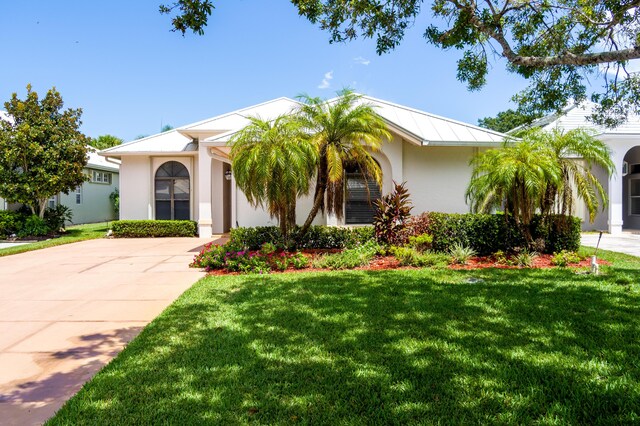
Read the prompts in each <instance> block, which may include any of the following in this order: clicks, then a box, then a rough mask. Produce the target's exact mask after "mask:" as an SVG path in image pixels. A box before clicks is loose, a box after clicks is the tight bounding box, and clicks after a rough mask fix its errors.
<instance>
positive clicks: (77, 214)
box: [49, 148, 120, 224]
mask: <svg viewBox="0 0 640 426" xmlns="http://www.w3.org/2000/svg"><path fill="white" fill-rule="evenodd" d="M119 169H120V166H119V164H117V162H113V161H109V160H108V159H106V158H104V157H102V156H100V155H98V153H97V152H96V151H95V149H94V148H90V151H89V160H88V162H87V165H86V167H85V169H84V172H85V173H86V174H87V175H88V176H89V181H87V182H85V183H83V184H82V185H81V186H79V187H77V188H76V189H75V191H70V192H69V194H62V193H60V194H58V195H56V196H55V197H52V198H51V199H50V200H49V205H50V206H54V205H57V204H62V205H64V206H67V207H69V208H70V209H71V210H72V211H73V218H72V219H71V220H72V222H73V223H74V224H79V223H96V222H108V221H111V220H115V219H118V217H117V215H116V212H115V210H114V208H113V203H112V202H111V200H110V199H109V195H111V193H112V192H114V191H115V190H116V189H119V187H120V171H119Z"/></svg>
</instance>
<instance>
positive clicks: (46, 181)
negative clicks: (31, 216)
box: [0, 85, 88, 218]
mask: <svg viewBox="0 0 640 426" xmlns="http://www.w3.org/2000/svg"><path fill="white" fill-rule="evenodd" d="M4 107H5V109H6V111H7V113H8V115H9V117H10V118H9V120H0V197H3V198H5V199H7V200H9V201H12V202H19V203H23V204H27V205H29V206H31V208H32V212H33V213H38V215H39V216H40V217H41V218H42V217H44V209H45V207H46V203H47V200H48V199H49V198H51V197H52V196H54V195H56V194H58V193H60V192H63V193H65V194H68V193H69V191H70V190H72V189H74V188H76V187H77V186H79V185H81V184H82V183H83V182H85V181H86V180H87V179H88V178H87V176H86V175H85V174H84V172H83V168H84V166H85V165H86V164H87V147H86V143H87V137H86V136H85V135H83V134H82V133H81V132H80V131H79V128H80V124H81V121H80V116H81V115H82V110H80V109H67V110H64V111H63V110H62V107H63V101H62V97H61V96H60V93H58V92H57V91H56V90H55V88H54V89H51V90H49V91H48V92H47V94H46V95H45V97H44V98H43V99H42V100H40V99H39V98H38V94H37V93H36V92H34V91H32V90H31V85H28V86H27V96H26V98H25V99H19V98H18V95H17V94H16V93H14V94H13V95H12V97H11V99H10V100H9V101H8V102H5V103H4Z"/></svg>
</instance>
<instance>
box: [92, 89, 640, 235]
mask: <svg viewBox="0 0 640 426" xmlns="http://www.w3.org/2000/svg"><path fill="white" fill-rule="evenodd" d="M363 101H365V102H368V103H369V104H372V105H373V106H374V107H375V108H376V111H377V113H378V114H380V116H381V117H382V118H383V119H384V120H385V121H386V123H387V124H388V128H389V131H390V133H391V134H392V137H391V139H390V140H386V141H384V142H383V146H382V149H381V150H380V151H379V152H375V153H372V155H373V157H374V158H375V159H376V161H377V162H378V163H379V164H380V167H381V169H382V174H383V182H382V188H377V185H375V184H373V183H367V182H365V181H363V179H362V178H361V177H360V175H359V174H358V173H357V172H353V173H347V176H346V185H347V188H348V190H347V199H346V205H345V211H344V218H343V219H340V220H339V219H338V218H337V217H335V216H331V215H321V214H319V215H318V216H317V217H316V220H315V224H327V225H337V226H339V225H358V224H365V223H370V222H371V219H372V211H373V210H372V207H371V204H370V203H369V202H368V200H367V193H370V194H371V195H372V196H374V197H375V196H376V194H380V193H383V194H384V193H388V192H390V191H391V189H392V185H393V181H396V182H405V181H406V182H407V188H408V190H409V193H410V195H411V200H412V202H413V204H414V206H415V207H414V210H413V212H414V213H420V212H423V211H441V212H450V213H466V212H468V211H469V206H468V205H467V203H466V199H465V191H466V188H467V185H468V183H469V180H470V177H471V169H470V167H469V160H470V159H471V158H472V157H473V155H474V154H476V153H478V152H479V151H481V150H485V149H488V148H492V147H499V146H501V144H502V142H503V141H504V139H505V137H506V135H504V134H501V133H498V132H495V131H492V130H487V129H484V128H481V127H477V126H474V125H471V124H467V123H463V122H460V121H456V120H452V119H449V118H445V117H441V116H437V115H434V114H430V113H427V112H424V111H420V110H417V109H414V108H410V107H406V106H403V105H398V104H395V103H392V102H388V101H385V100H381V99H376V98H372V97H369V96H364V97H363ZM297 106H298V103H297V102H296V101H295V100H292V99H288V98H278V99H274V100H271V101H268V102H265V103H262V104H259V105H255V106H251V107H248V108H244V109H240V110H237V111H233V112H230V113H228V114H223V115H220V116H217V117H213V118H209V119H206V120H202V121H199V122H196V123H193V124H188V125H186V126H182V127H179V128H176V129H173V130H171V131H168V132H164V133H160V134H157V135H153V136H149V137H146V138H144V139H139V140H135V141H132V142H129V143H125V144H122V145H119V146H117V147H114V148H109V149H107V150H104V151H102V152H101V153H100V154H101V155H104V156H105V157H107V158H113V159H118V160H120V161H121V166H120V172H121V179H122V182H123V185H122V186H121V191H120V218H121V219H191V220H195V221H197V223H198V231H199V235H200V237H203V238H208V237H210V236H211V235H212V234H218V233H223V232H227V231H228V230H229V229H231V228H232V227H237V226H260V225H276V222H275V220H274V219H271V218H270V217H269V214H268V213H267V212H266V211H264V210H262V209H256V208H253V207H252V206H251V205H250V204H249V203H248V201H247V199H246V197H245V195H244V194H243V193H242V191H241V190H240V189H239V188H237V186H236V184H235V181H234V176H233V171H232V170H231V160H230V159H229V151H230V148H229V146H228V141H229V140H230V138H231V137H232V136H233V135H234V134H235V133H236V132H238V131H239V130H240V129H242V128H243V127H244V126H246V125H247V124H248V123H249V120H248V119H247V117H251V116H259V117H260V118H262V119H271V118H275V117H277V116H279V115H282V114H286V113H289V112H291V111H292V110H293V109H294V108H295V107H297ZM545 124H548V125H551V120H550V121H549V122H548V123H545ZM639 130H640V129H639ZM637 133H638V132H637ZM607 141H608V139H607ZM636 143H637V142H636ZM625 146H626V145H625ZM631 146H633V145H631ZM616 147H617V145H614V146H613V147H612V149H613V150H614V157H615V158H614V159H615V161H616V165H618V162H620V164H621V163H622V160H621V159H620V161H618V157H619V154H618V151H617V150H616V149H617V148H616ZM620 149H622V148H620ZM628 149H629V148H627V150H628ZM625 152H626V151H625ZM624 155H625V154H622V156H624ZM618 175H619V176H620V175H621V174H620V172H619V173H618ZM615 179H618V180H615ZM612 182H613V183H612V184H613V185H618V183H616V182H620V178H619V177H618V178H616V177H614V178H613V180H612ZM367 185H368V186H369V188H368V189H369V191H367V188H366V186H367ZM620 191H622V188H620ZM312 193H313V190H312ZM612 193H613V192H612ZM619 204H620V205H621V201H620V203H618V199H617V198H614V199H613V200H612V203H611V206H610V207H609V212H608V213H607V215H608V216H607V218H608V217H611V218H613V219H612V220H611V223H610V225H609V228H610V230H611V231H612V232H619V231H620V230H621V229H622V228H621V225H622V210H621V207H619ZM311 205H312V199H311V196H308V197H305V198H304V199H302V200H300V201H299V203H298V205H297V220H298V222H299V223H300V222H302V221H304V219H306V216H307V213H308V212H309V210H310V209H311ZM583 210H584V209H581V211H579V212H578V214H579V215H581V216H584V214H585V213H584V212H583ZM616 215H618V216H619V217H618V216H616ZM600 220H602V219H601V218H600ZM587 222H588V221H587ZM586 226H589V225H588V224H586Z"/></svg>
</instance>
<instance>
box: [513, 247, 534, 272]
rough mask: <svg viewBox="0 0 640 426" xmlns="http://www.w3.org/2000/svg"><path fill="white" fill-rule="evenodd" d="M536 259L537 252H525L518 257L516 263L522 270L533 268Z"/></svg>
mask: <svg viewBox="0 0 640 426" xmlns="http://www.w3.org/2000/svg"><path fill="white" fill-rule="evenodd" d="M536 257H538V253H536V252H535V251H528V250H524V251H522V252H521V253H518V254H517V255H516V258H515V262H516V265H518V266H519V267H521V268H531V267H532V266H533V262H534V260H535V259H536Z"/></svg>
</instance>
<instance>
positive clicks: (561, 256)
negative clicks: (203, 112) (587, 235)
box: [551, 250, 581, 268]
mask: <svg viewBox="0 0 640 426" xmlns="http://www.w3.org/2000/svg"><path fill="white" fill-rule="evenodd" d="M580 260H581V258H580V255H579V254H578V253H576V252H573V251H567V250H562V251H560V252H558V253H554V254H553V257H552V258H551V263H552V264H553V265H556V266H559V267H561V268H565V267H567V266H569V265H570V264H572V263H580Z"/></svg>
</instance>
